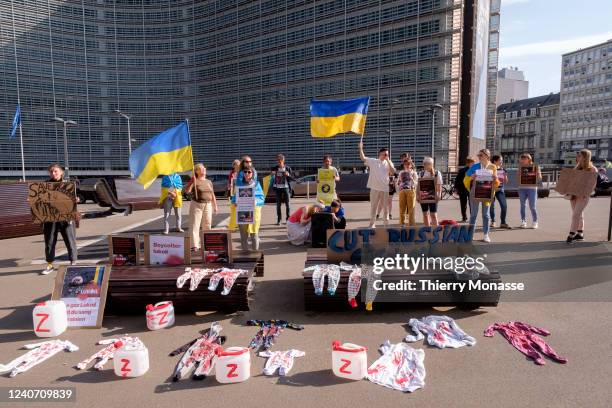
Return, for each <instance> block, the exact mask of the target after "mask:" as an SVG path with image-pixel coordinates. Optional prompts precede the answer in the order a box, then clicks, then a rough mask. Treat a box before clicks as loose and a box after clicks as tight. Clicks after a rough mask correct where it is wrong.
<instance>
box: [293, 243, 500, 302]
mask: <svg viewBox="0 0 612 408" xmlns="http://www.w3.org/2000/svg"><path fill="white" fill-rule="evenodd" d="M318 264H327V256H326V249H325V248H310V249H308V252H307V256H306V262H305V265H304V268H307V267H310V266H314V265H318ZM349 275H350V271H341V273H340V282H339V283H338V288H337V289H336V292H335V294H334V295H333V296H331V295H329V294H328V293H327V290H324V291H323V294H322V295H315V293H314V286H313V284H312V272H302V277H303V281H304V309H305V310H318V311H342V310H351V309H352V308H351V307H350V305H349V303H348V277H349ZM384 277H385V279H384V281H385V282H400V281H403V280H410V281H417V283H418V281H419V280H432V281H436V280H437V281H439V282H448V283H450V282H457V279H456V275H455V274H454V273H449V272H436V271H428V272H418V273H416V274H414V275H410V274H407V273H393V272H392V271H387V272H385V273H384ZM478 279H479V280H481V281H482V282H495V283H499V282H501V277H500V275H499V273H497V272H494V271H491V272H490V273H489V274H482V275H480V276H479V278H478ZM463 282H466V281H463ZM365 285H367V281H366V279H363V280H362V288H361V289H362V290H364V289H365V287H366V286H365ZM325 289H327V278H325ZM405 294H406V297H405V301H401V302H382V301H377V300H376V299H375V300H374V309H375V310H376V309H404V308H408V307H414V306H457V307H459V308H462V309H469V310H471V309H476V308H478V307H481V306H497V303H498V302H499V298H500V295H501V293H500V292H499V291H480V292H476V291H466V292H464V293H456V292H435V291H427V290H420V285H419V290H418V291H414V292H405ZM355 299H356V301H357V303H358V305H359V306H358V310H364V309H365V305H364V304H363V302H362V300H361V290H360V291H359V293H358V294H357V296H356V297H355Z"/></svg>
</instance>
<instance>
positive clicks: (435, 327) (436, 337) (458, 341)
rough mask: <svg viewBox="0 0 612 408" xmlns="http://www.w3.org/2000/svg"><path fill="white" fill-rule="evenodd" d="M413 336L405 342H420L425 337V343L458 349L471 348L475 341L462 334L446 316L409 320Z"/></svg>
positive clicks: (455, 324) (408, 336)
mask: <svg viewBox="0 0 612 408" xmlns="http://www.w3.org/2000/svg"><path fill="white" fill-rule="evenodd" d="M408 324H409V325H410V328H412V331H413V332H414V333H416V335H415V336H413V335H410V334H409V335H407V336H406V338H405V339H404V340H405V341H407V342H409V343H411V342H414V341H419V340H422V339H423V338H424V337H425V336H424V335H423V334H426V335H427V342H428V343H429V344H430V345H432V346H436V347H439V348H445V347H450V348H459V347H463V346H473V345H474V344H476V339H475V338H473V337H472V336H470V335H468V334H467V333H466V332H464V331H463V330H462V329H461V327H459V325H458V324H457V322H455V320H454V319H452V318H450V317H448V316H434V315H431V316H427V317H423V318H422V319H420V320H419V319H410V321H409V322H408Z"/></svg>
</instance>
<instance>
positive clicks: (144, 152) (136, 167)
mask: <svg viewBox="0 0 612 408" xmlns="http://www.w3.org/2000/svg"><path fill="white" fill-rule="evenodd" d="M192 170H193V152H192V150H191V138H190V137H189V125H188V124H187V121H184V122H181V124H180V125H178V126H176V127H173V128H171V129H168V130H165V131H163V132H161V133H160V134H159V135H157V136H155V137H154V138H153V139H151V140H149V141H147V142H145V143H143V144H142V145H140V146H139V147H138V149H136V150H134V151H133V152H132V155H131V156H130V171H131V172H132V174H134V178H136V181H138V182H139V183H140V184H142V185H143V186H144V188H149V186H150V185H151V184H152V183H153V181H155V179H156V178H157V176H159V175H161V174H163V175H165V174H172V173H181V172H183V171H192Z"/></svg>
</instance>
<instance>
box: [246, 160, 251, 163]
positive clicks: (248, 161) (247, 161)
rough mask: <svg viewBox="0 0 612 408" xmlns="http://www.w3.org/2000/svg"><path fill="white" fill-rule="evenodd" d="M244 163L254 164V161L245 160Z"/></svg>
mask: <svg viewBox="0 0 612 408" xmlns="http://www.w3.org/2000/svg"><path fill="white" fill-rule="evenodd" d="M244 162H245V163H253V161H252V160H245V161H244Z"/></svg>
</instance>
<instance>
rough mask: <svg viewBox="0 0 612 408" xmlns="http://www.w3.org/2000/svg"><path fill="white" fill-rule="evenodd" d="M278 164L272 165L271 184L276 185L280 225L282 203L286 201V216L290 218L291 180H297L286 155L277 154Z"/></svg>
mask: <svg viewBox="0 0 612 408" xmlns="http://www.w3.org/2000/svg"><path fill="white" fill-rule="evenodd" d="M276 162H277V163H278V164H277V165H276V166H274V167H272V172H271V174H270V186H271V187H274V194H275V196H276V225H280V223H281V219H282V214H281V204H282V203H285V218H286V219H287V220H288V219H289V215H290V214H291V209H290V208H289V203H290V198H291V185H290V184H289V182H290V181H292V180H295V178H294V177H293V171H292V170H291V167H289V166H287V165H286V164H285V156H283V155H282V154H278V155H277V156H276Z"/></svg>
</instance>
